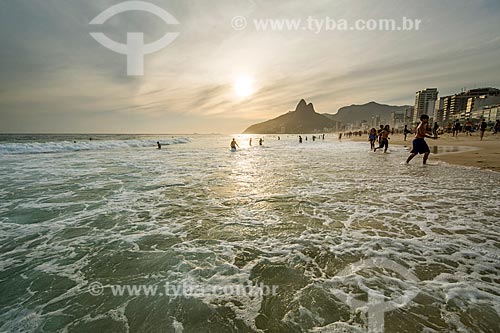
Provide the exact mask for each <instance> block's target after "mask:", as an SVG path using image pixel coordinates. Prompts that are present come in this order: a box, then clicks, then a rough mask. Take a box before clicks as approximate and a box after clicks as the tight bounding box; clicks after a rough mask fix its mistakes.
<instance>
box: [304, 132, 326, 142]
mask: <svg viewBox="0 0 500 333" xmlns="http://www.w3.org/2000/svg"><path fill="white" fill-rule="evenodd" d="M319 137H320V138H321V139H322V140H325V135H324V134H321V135H320V136H319ZM317 138H318V137H317V136H316V135H313V136H312V140H313V142H314V141H316V139H317ZM306 141H307V136H306ZM299 143H302V135H299Z"/></svg>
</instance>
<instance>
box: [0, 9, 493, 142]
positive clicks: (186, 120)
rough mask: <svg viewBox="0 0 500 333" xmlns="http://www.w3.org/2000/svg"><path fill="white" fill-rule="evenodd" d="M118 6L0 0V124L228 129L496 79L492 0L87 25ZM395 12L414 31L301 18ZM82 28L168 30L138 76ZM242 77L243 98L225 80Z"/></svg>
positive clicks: (135, 15)
mask: <svg viewBox="0 0 500 333" xmlns="http://www.w3.org/2000/svg"><path fill="white" fill-rule="evenodd" d="M122 2H123V1H119V0H118V1H116V0H103V1H101V0H96V1H87V0H43V1H37V0H0V42H1V46H0V132H1V133H239V132H242V131H243V130H244V129H245V128H246V127H248V126H249V125H251V124H253V123H256V122H260V121H264V120H267V119H270V118H274V117H276V116H278V115H280V114H283V113H286V112H287V111H289V110H293V109H294V108H295V106H296V104H297V103H298V102H299V100H300V99H301V98H304V99H306V100H307V102H312V103H313V104H314V106H315V109H316V111H317V112H319V113H335V112H337V110H338V109H339V108H340V107H342V106H346V105H351V104H364V103H367V102H370V101H376V102H379V103H384V104H390V105H404V104H409V105H412V104H413V103H414V99H415V92H416V91H418V90H421V89H425V88H427V87H437V88H438V90H439V92H440V96H444V95H449V94H452V93H456V92H459V91H461V90H462V89H463V88H464V87H465V88H474V87H497V88H500V37H499V36H500V34H499V31H500V20H499V19H498V18H499V17H500V1H498V0H474V1H472V0H422V1H414V0H405V1H403V0H379V1H369V0H328V1H327V0H310V1H286V2H285V1H278V0H266V1H264V0H214V1H205V0H179V1H173V0H169V1H164V0H149V1H148V2H149V3H152V4H155V5H156V6H158V7H160V8H162V9H164V10H166V11H167V12H168V13H170V14H171V15H172V16H173V17H175V18H176V20H177V21H178V24H175V25H173V24H168V23H166V22H164V21H163V20H162V19H161V18H159V17H158V16H156V15H153V14H152V13H147V12H141V11H129V12H125V13H121V14H118V15H115V16H113V17H111V18H109V20H107V21H106V22H105V23H104V24H102V25H97V26H96V25H90V24H89V22H90V21H92V20H93V19H94V18H95V17H96V16H97V15H99V14H100V13H101V12H103V11H104V10H106V9H107V8H109V7H111V6H113V5H116V4H119V3H122ZM234 17H244V18H245V19H246V22H247V25H246V27H245V28H244V29H242V27H241V26H234V25H235V19H233V18H234ZM403 17H406V18H409V19H415V20H417V19H418V20H421V23H420V27H419V30H411V31H403V30H399V31H398V30H396V31H380V30H373V31H368V30H366V29H365V30H349V29H348V30H340V29H337V30H332V29H330V30H328V29H321V31H318V30H317V29H312V28H311V29H309V26H306V25H304V24H306V22H307V20H308V18H312V19H314V20H316V21H315V22H318V23H322V22H323V24H326V23H324V22H326V21H327V20H328V19H329V20H330V22H331V21H333V20H335V22H337V24H339V22H341V21H342V20H344V21H345V22H347V23H348V24H349V25H352V24H353V23H354V21H356V20H370V19H373V20H378V19H394V20H396V22H397V24H399V22H400V21H401V20H402V18H403ZM266 19H272V20H296V21H298V20H300V24H301V25H300V27H299V28H298V29H294V28H291V29H286V28H283V29H281V30H280V29H278V30H271V29H267V30H265V31H263V30H262V29H260V30H259V29H258V28H257V27H256V26H255V24H254V20H266ZM312 27H313V28H314V27H316V26H312ZM330 27H331V26H330ZM91 32H102V33H104V34H105V35H106V36H108V37H109V38H110V39H112V40H115V41H116V42H119V43H127V33H128V32H143V33H144V36H145V42H146V43H152V42H155V41H156V40H158V39H159V38H161V37H162V36H163V35H165V33H167V32H177V33H178V36H177V38H176V39H175V40H174V41H173V42H172V43H171V44H169V45H167V46H166V47H165V48H163V49H161V50H159V51H158V52H156V53H153V54H149V55H146V56H145V57H144V75H142V76H129V75H127V57H126V56H125V55H122V54H118V53H116V52H114V51H112V50H109V49H107V48H106V47H104V46H102V45H100V44H99V43H98V42H97V41H96V40H94V39H93V38H92V37H91V35H90V33H91ZM242 80H243V81H244V82H249V83H248V85H249V87H246V88H247V91H246V92H245V93H242V92H241V89H240V88H237V87H235V86H236V85H237V84H236V83H237V82H241V81H242ZM244 90H245V89H244ZM241 95H246V96H241Z"/></svg>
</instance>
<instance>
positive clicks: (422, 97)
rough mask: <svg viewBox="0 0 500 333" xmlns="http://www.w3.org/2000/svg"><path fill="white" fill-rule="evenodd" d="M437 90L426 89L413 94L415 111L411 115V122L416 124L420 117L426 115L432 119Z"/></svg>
mask: <svg viewBox="0 0 500 333" xmlns="http://www.w3.org/2000/svg"><path fill="white" fill-rule="evenodd" d="M438 94H439V92H438V90H437V88H427V89H424V90H420V91H417V92H416V93H415V111H414V113H413V122H418V121H419V119H420V116H421V115H423V114H427V115H428V116H429V117H430V118H433V117H434V108H435V106H436V100H437V98H438Z"/></svg>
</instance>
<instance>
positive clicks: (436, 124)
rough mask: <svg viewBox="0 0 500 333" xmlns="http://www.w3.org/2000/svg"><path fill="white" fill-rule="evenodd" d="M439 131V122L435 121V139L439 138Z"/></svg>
mask: <svg viewBox="0 0 500 333" xmlns="http://www.w3.org/2000/svg"><path fill="white" fill-rule="evenodd" d="M438 129H439V125H438V123H437V121H435V122H434V127H433V128H432V134H434V137H435V138H437V136H438Z"/></svg>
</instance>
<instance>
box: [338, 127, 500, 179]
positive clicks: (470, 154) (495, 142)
mask: <svg viewBox="0 0 500 333" xmlns="http://www.w3.org/2000/svg"><path fill="white" fill-rule="evenodd" d="M389 138H390V140H389V148H390V146H391V145H397V146H405V147H411V145H412V140H413V135H410V136H407V139H406V141H404V137H403V134H394V135H391V136H389ZM343 140H346V141H354V142H365V141H366V144H367V145H368V135H365V134H363V135H362V136H360V137H359V136H356V137H351V138H346V139H344V138H343ZM426 142H427V144H428V145H429V148H430V149H431V155H430V157H429V159H431V160H432V159H436V160H439V161H442V162H446V163H449V164H455V165H462V166H467V167H476V168H479V169H484V170H491V171H495V172H500V134H497V135H493V134H492V133H485V134H484V138H483V141H479V134H478V133H474V134H473V135H472V136H468V137H467V136H465V133H460V134H459V136H458V137H453V136H452V135H451V134H443V135H442V136H440V137H439V138H438V139H436V140H434V139H426ZM440 150H442V152H440Z"/></svg>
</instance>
